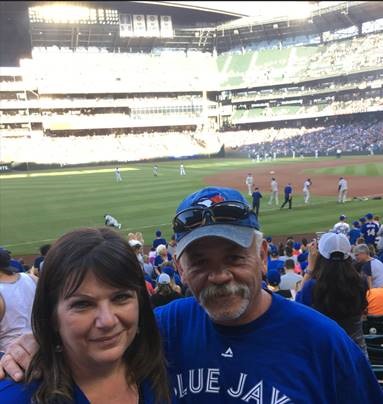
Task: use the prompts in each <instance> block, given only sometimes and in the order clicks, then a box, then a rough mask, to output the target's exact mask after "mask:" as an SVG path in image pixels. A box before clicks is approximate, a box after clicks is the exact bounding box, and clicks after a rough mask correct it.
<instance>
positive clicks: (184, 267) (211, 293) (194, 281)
mask: <svg viewBox="0 0 383 404" xmlns="http://www.w3.org/2000/svg"><path fill="white" fill-rule="evenodd" d="M266 251H267V243H266V242H264V243H263V244H262V247H261V255H262V257H265V256H266V255H265V254H266ZM177 264H178V268H179V271H180V273H181V276H182V279H183V281H184V282H185V283H187V284H188V286H189V287H190V290H191V291H192V292H193V294H194V296H195V297H196V299H197V300H198V302H199V303H200V304H201V306H202V307H203V308H204V309H205V310H206V312H207V313H208V315H209V317H211V319H212V320H213V321H214V322H216V323H220V324H225V325H236V324H245V323H247V322H250V321H252V320H253V319H254V318H256V317H257V313H258V312H259V310H260V306H261V305H260V300H261V271H262V267H263V266H264V265H265V264H264V262H263V260H262V259H261V257H260V255H259V254H257V251H256V243H255V239H254V240H253V244H252V245H251V246H250V247H249V248H243V247H240V246H238V245H237V244H234V243H232V242H230V241H227V240H225V239H222V238H217V237H207V238H203V239H200V240H197V241H195V242H194V243H192V244H191V245H190V246H188V247H187V248H186V250H185V251H184V252H183V254H182V255H181V257H180V258H179V259H178V260H177Z"/></svg>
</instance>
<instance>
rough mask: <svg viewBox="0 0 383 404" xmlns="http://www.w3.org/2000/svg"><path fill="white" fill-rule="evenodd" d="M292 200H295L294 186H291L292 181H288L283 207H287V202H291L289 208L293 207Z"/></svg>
mask: <svg viewBox="0 0 383 404" xmlns="http://www.w3.org/2000/svg"><path fill="white" fill-rule="evenodd" d="M292 202H293V187H292V186H291V184H290V183H288V184H287V185H286V186H285V200H284V202H283V203H282V206H281V209H283V208H284V207H285V205H286V203H288V204H289V209H291V207H292V206H291V205H292Z"/></svg>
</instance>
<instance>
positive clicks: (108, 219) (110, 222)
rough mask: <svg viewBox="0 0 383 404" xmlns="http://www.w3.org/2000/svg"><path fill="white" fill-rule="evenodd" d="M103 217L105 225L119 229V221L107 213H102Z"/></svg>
mask: <svg viewBox="0 0 383 404" xmlns="http://www.w3.org/2000/svg"><path fill="white" fill-rule="evenodd" d="M104 218H105V226H110V227H116V228H117V229H121V223H118V221H117V219H116V218H114V217H113V216H112V215H109V214H108V213H107V214H105V215H104Z"/></svg>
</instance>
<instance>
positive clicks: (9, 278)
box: [0, 249, 37, 352]
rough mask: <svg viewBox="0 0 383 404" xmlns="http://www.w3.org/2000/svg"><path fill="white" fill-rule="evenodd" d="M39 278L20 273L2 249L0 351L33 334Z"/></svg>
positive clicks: (6, 252) (0, 269)
mask: <svg viewBox="0 0 383 404" xmlns="http://www.w3.org/2000/svg"><path fill="white" fill-rule="evenodd" d="M36 282H37V278H36V277H35V276H34V275H29V274H25V273H18V269H17V268H15V267H12V266H11V256H10V254H9V252H8V251H7V250H4V249H0V351H3V352H4V351H5V349H6V348H7V346H8V345H9V344H10V343H11V342H12V341H13V340H14V339H15V338H16V337H19V336H20V335H22V334H24V333H27V332H31V311H32V305H33V299H34V296H35V290H36Z"/></svg>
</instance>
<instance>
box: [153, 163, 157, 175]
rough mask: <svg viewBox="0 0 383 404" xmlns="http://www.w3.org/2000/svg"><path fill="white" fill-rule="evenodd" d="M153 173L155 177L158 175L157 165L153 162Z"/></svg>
mask: <svg viewBox="0 0 383 404" xmlns="http://www.w3.org/2000/svg"><path fill="white" fill-rule="evenodd" d="M153 175H154V176H155V177H157V176H158V166H157V164H155V165H154V166H153Z"/></svg>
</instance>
